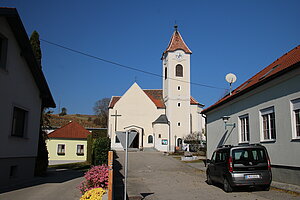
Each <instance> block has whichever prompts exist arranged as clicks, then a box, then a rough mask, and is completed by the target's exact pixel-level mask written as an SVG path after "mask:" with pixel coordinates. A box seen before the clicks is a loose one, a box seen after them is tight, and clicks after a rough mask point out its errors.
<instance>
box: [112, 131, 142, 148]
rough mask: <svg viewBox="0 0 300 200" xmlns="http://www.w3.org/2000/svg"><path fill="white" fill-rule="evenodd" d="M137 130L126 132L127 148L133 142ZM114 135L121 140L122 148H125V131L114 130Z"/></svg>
mask: <svg viewBox="0 0 300 200" xmlns="http://www.w3.org/2000/svg"><path fill="white" fill-rule="evenodd" d="M136 134H137V132H128V143H127V148H128V147H129V146H130V145H131V143H132V142H133V140H134V138H135V136H136ZM116 135H117V137H118V139H119V140H120V142H121V145H122V146H123V148H124V149H126V132H116Z"/></svg>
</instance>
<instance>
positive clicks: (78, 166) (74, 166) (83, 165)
mask: <svg viewBox="0 0 300 200" xmlns="http://www.w3.org/2000/svg"><path fill="white" fill-rule="evenodd" d="M90 167H91V165H90V164H89V163H88V162H79V163H68V164H59V165H49V168H56V169H69V170H88V169H89V168H90Z"/></svg>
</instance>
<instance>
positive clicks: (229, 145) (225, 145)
mask: <svg viewBox="0 0 300 200" xmlns="http://www.w3.org/2000/svg"><path fill="white" fill-rule="evenodd" d="M224 147H232V145H231V144H223V145H221V146H218V148H224Z"/></svg>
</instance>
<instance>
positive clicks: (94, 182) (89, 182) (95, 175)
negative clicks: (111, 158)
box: [79, 165, 108, 194]
mask: <svg viewBox="0 0 300 200" xmlns="http://www.w3.org/2000/svg"><path fill="white" fill-rule="evenodd" d="M84 178H85V180H84V181H82V182H81V185H80V186H79V190H80V192H81V194H84V193H85V192H86V191H88V190H90V189H92V188H99V187H101V188H107V185H108V166H107V165H99V166H93V167H92V168H91V169H90V170H89V171H87V172H86V173H85V175H84Z"/></svg>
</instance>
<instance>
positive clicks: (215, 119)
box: [202, 46, 300, 185]
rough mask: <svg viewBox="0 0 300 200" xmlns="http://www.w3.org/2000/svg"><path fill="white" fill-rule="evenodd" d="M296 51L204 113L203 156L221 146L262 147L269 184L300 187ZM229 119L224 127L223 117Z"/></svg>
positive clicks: (299, 84)
mask: <svg viewBox="0 0 300 200" xmlns="http://www.w3.org/2000/svg"><path fill="white" fill-rule="evenodd" d="M299 110H300V46H298V47H296V48H294V49H293V50H291V51H290V52H288V53H286V54H284V55H283V56H282V57H280V58H278V59H277V60H276V61H274V62H273V63H272V64H270V65H269V66H267V67H266V68H264V69H263V70H262V71H260V72H258V73H257V74H256V75H255V76H253V77H252V78H250V79H249V80H247V81H246V82H245V83H243V84H242V85H240V86H239V87H237V88H236V89H235V90H234V91H233V92H232V95H227V96H225V97H224V98H222V99H221V100H219V101H218V102H216V103H215V104H214V105H212V106H210V107H208V108H207V109H205V110H203V111H202V113H204V114H206V116H207V119H206V120H207V155H208V157H210V156H211V155H212V153H213V151H214V150H215V149H216V148H217V147H218V146H219V145H223V144H231V145H237V144H244V143H246V144H247V143H260V144H262V145H264V146H265V147H266V148H267V150H268V152H269V155H270V158H271V164H272V172H273V180H275V181H280V182H285V183H290V184H297V185H300V156H299V152H300V143H299V142H300V115H299ZM224 116H229V117H230V118H229V121H228V122H227V125H226V126H225V123H224V121H223V120H222V117H224Z"/></svg>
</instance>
